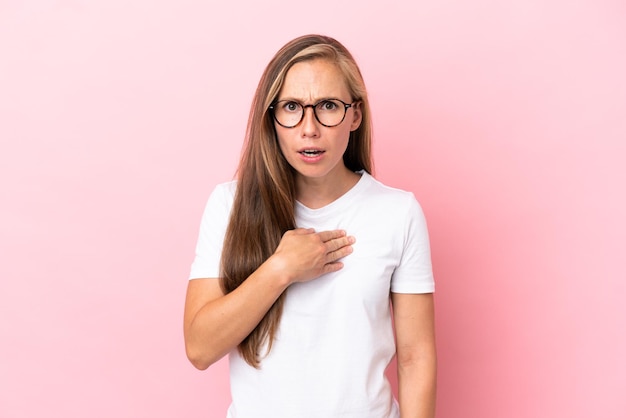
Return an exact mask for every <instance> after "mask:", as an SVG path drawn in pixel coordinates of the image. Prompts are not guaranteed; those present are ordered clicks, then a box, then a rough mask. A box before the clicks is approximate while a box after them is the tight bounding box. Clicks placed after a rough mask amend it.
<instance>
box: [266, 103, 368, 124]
mask: <svg viewBox="0 0 626 418" xmlns="http://www.w3.org/2000/svg"><path fill="white" fill-rule="evenodd" d="M328 101H337V102H340V103H341V104H342V105H343V117H342V118H341V120H340V121H339V122H337V123H336V124H334V125H326V124H324V123H322V121H320V118H319V117H318V116H317V111H316V110H315V109H316V108H317V105H319V104H320V103H323V102H328ZM281 102H294V103H297V104H299V105H300V107H302V114H301V116H300V120H299V121H298V123H296V124H295V125H293V126H287V125H283V124H282V123H280V121H279V120H278V118H276V105H278V104H279V103H281ZM357 102H358V100H355V101H354V102H352V103H346V102H344V101H343V100H341V99H335V98H329V99H322V100H320V101H318V102H317V103H314V104H308V105H304V104H302V103H300V102H299V101H297V100H278V101H276V102H274V103H273V104H271V105H270V107H269V109H270V111H271V113H272V117H273V118H274V120H275V121H276V123H278V124H279V125H280V126H282V127H283V128H287V129H291V128H295V127H296V126H298V125H300V123H302V121H303V120H304V115H305V114H306V109H307V108H308V107H310V108H312V109H313V116H315V120H316V121H317V122H318V123H319V124H320V125H322V126H325V127H327V128H334V127H335V126H339V125H341V123H342V122H343V121H344V120H345V119H346V113H348V109H349V108H351V107H352V106H354V104H355V103H357Z"/></svg>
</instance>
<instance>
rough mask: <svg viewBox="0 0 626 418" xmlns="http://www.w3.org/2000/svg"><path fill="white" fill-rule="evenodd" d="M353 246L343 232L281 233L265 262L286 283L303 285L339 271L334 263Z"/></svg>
mask: <svg viewBox="0 0 626 418" xmlns="http://www.w3.org/2000/svg"><path fill="white" fill-rule="evenodd" d="M354 242H355V238H354V237H352V236H348V235H346V232H345V231H343V230H339V229H335V230H332V231H322V232H315V230H314V229H312V228H308V229H304V228H298V229H294V230H291V231H287V232H285V234H284V235H283V237H282V239H281V240H280V243H279V244H278V248H276V251H275V252H274V254H273V255H272V256H271V257H270V258H269V259H268V260H267V262H269V263H268V264H270V265H271V266H272V267H273V268H274V269H276V272H277V273H278V274H280V275H286V276H287V277H286V279H287V281H288V283H295V282H306V281H310V280H313V279H315V278H317V277H319V276H321V275H323V274H326V273H331V272H334V271H338V270H340V269H341V268H342V267H343V263H342V262H340V261H338V260H340V259H341V258H343V257H345V256H347V255H348V254H350V253H352V244H354Z"/></svg>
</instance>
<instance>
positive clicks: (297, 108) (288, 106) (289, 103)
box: [281, 101, 300, 112]
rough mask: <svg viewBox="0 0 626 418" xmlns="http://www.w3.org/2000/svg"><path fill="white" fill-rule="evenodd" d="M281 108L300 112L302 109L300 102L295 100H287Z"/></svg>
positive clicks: (286, 110)
mask: <svg viewBox="0 0 626 418" xmlns="http://www.w3.org/2000/svg"><path fill="white" fill-rule="evenodd" d="M281 108H282V110H284V111H285V112H298V111H300V104H299V103H297V102H293V101H286V102H284V103H283V105H282V106H281Z"/></svg>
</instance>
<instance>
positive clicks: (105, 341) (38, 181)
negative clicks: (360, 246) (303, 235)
mask: <svg viewBox="0 0 626 418" xmlns="http://www.w3.org/2000/svg"><path fill="white" fill-rule="evenodd" d="M310 32H321V33H326V34H330V35H332V36H335V37H336V38H338V39H339V40H341V41H342V42H343V43H345V44H346V45H347V46H348V47H349V48H350V49H351V50H352V51H353V53H354V54H355V56H356V58H357V60H358V61H359V63H360V65H361V68H362V70H363V73H364V76H365V78H366V83H367V84H368V87H369V90H370V93H371V100H372V104H373V111H374V118H375V134H376V138H375V140H376V142H375V152H376V154H375V159H376V169H377V176H378V177H379V178H380V179H382V180H383V181H385V182H387V183H389V184H391V185H395V186H398V187H402V188H405V189H409V190H412V191H413V192H415V194H416V195H417V197H418V199H419V200H420V202H421V203H422V205H423V207H424V210H425V212H426V215H427V218H428V221H429V227H430V231H431V240H432V249H433V261H434V269H435V274H436V279H437V294H436V301H437V331H438V348H439V358H440V373H439V398H438V417H440V418H457V417H464V418H474V417H475V418H502V417H507V418H521V417H524V418H536V417H551V418H552V417H567V418H583V417H585V418H588V417H622V416H626V397H624V388H626V377H625V376H626V361H625V360H624V355H625V353H626V332H625V330H626V309H625V305H626V303H625V302H624V296H625V295H626V285H625V280H624V279H626V268H625V267H624V258H625V257H624V256H625V251H624V249H625V245H624V242H625V238H626V221H625V220H624V212H625V211H626V196H625V195H626V193H625V189H626V169H625V168H624V166H625V159H626V146H625V142H626V81H625V80H626V6H625V5H624V2H623V1H621V0H615V1H609V0H606V1H605V0H573V1H546V0H526V1H500V0H477V1H472V2H468V1H465V0H447V1H412V0H403V1H389V2H377V3H375V4H371V5H366V3H365V2H363V1H327V0H319V1H314V2H289V3H287V2H278V1H275V0H269V1H260V2H257V1H248V2H246V3H243V4H242V3H240V2H217V1H214V2H211V1H209V2H200V1H192V0H179V1H164V0H157V1H148V0H130V1H128V0H125V1H122V0H107V1H104V0H101V1H95V0H94V1H84V0H83V1H81V0H74V1H72V0H64V1H62V0H59V1H53V0H48V1H44V0H39V1H18V0H13V1H1V2H0V144H1V148H0V182H1V183H0V185H1V187H0V278H1V280H0V336H1V338H2V342H1V345H0V416H2V417H4V418H14V417H44V416H53V417H96V418H98V417H154V418H157V417H183V416H184V417H223V416H224V412H225V410H226V407H227V404H228V401H229V399H228V397H229V394H228V382H227V365H226V363H225V362H224V361H222V362H220V363H218V364H217V365H215V366H214V367H212V368H210V369H209V370H208V371H207V372H198V371H196V370H195V369H193V368H192V366H191V365H190V364H189V363H188V362H187V360H186V358H185V354H184V349H183V339H182V331H181V324H182V308H183V299H184V292H185V286H186V277H187V274H188V271H189V264H190V262H191V260H192V257H193V250H194V246H195V240H196V235H197V230H198V225H199V221H200V215H201V212H202V209H203V206H204V203H205V201H206V198H207V196H208V194H209V192H210V191H211V189H212V188H213V186H214V185H215V184H216V183H218V182H222V181H226V180H229V179H230V178H232V176H233V174H234V169H235V166H236V162H237V160H238V156H239V150H240V146H241V141H242V136H243V133H244V129H245V124H246V120H247V113H248V108H249V104H250V100H251V97H252V94H253V92H254V88H255V87H256V83H257V81H258V78H259V76H260V74H261V71H262V69H263V68H264V66H265V65H266V63H267V62H268V60H269V59H270V57H271V56H272V55H273V53H274V52H275V51H276V50H277V49H278V48H279V47H280V46H282V44H283V43H284V42H286V41H287V40H289V39H291V38H293V37H295V36H297V35H301V34H304V33H310Z"/></svg>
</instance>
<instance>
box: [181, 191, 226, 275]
mask: <svg viewBox="0 0 626 418" xmlns="http://www.w3.org/2000/svg"><path fill="white" fill-rule="evenodd" d="M234 192H235V182H230V183H223V184H220V185H218V186H217V187H216V188H215V189H214V190H213V192H212V193H211V195H210V196H209V199H208V201H207V204H206V206H205V208H204V213H203V214H202V220H201V222H200V232H199V234H198V243H197V244H196V255H195V258H194V260H193V263H192V264H191V272H190V274H189V279H190V280H191V279H201V278H218V277H219V276H220V262H221V256H222V247H223V244H224V236H225V234H226V227H227V226H228V220H229V217H230V210H231V207H232V205H233V199H234Z"/></svg>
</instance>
